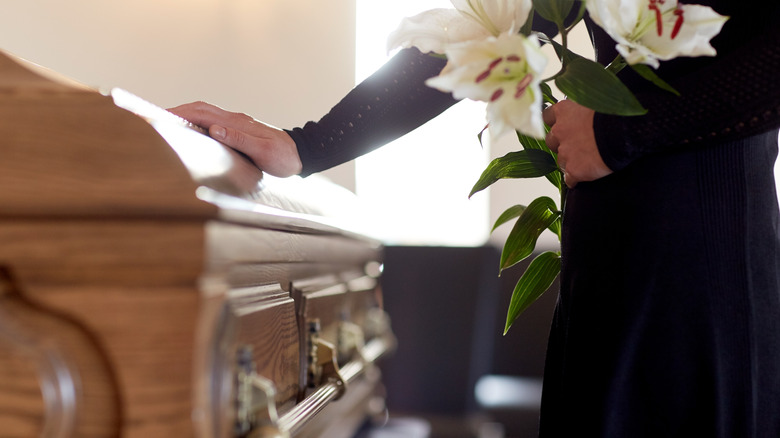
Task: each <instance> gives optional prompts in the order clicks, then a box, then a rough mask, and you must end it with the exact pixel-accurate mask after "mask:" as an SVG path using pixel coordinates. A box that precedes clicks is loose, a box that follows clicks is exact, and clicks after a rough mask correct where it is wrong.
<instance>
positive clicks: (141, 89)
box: [0, 0, 355, 188]
mask: <svg viewBox="0 0 780 438" xmlns="http://www.w3.org/2000/svg"><path fill="white" fill-rule="evenodd" d="M2 9H3V12H2V14H0V49H2V50H5V51H8V52H11V53H13V54H15V55H17V56H20V57H22V58H25V59H27V60H29V61H32V62H35V63H37V64H40V65H42V66H44V67H48V68H50V69H52V70H55V71H57V72H59V73H61V74H64V75H66V76H68V77H71V78H73V79H75V80H77V81H79V82H82V83H84V84H86V85H89V86H93V87H96V88H111V87H120V88H124V89H126V90H128V91H130V92H132V93H134V94H136V95H138V96H140V97H142V98H144V99H146V100H149V101H151V102H152V103H155V104H157V105H159V106H162V107H171V106H175V105H177V104H180V103H184V102H189V101H193V100H206V101H209V102H212V103H215V104H217V105H220V106H222V107H224V108H226V109H230V110H233V111H241V112H246V113H248V114H251V115H252V116H254V117H256V118H258V119H260V120H263V121H265V122H268V123H271V124H273V125H276V126H279V127H284V128H288V127H293V126H299V125H301V124H303V123H304V122H306V121H307V120H310V119H315V120H316V119H318V118H319V117H320V116H322V115H323V114H325V112H327V111H328V110H329V109H330V107H331V106H332V105H333V104H334V103H335V102H336V101H337V100H338V99H339V98H341V97H342V96H343V95H344V94H345V93H346V92H347V91H348V90H349V89H350V88H352V86H353V85H354V71H355V67H354V65H355V64H354V54H355V49H354V47H355V43H354V35H355V23H354V22H355V5H354V0H328V1H320V0H262V1H260V0H188V1H184V0H132V1H128V0H125V1H118V0H68V1H64V0H2ZM329 176H331V178H332V179H334V180H338V182H340V183H343V184H344V185H346V186H348V187H349V188H352V187H351V186H350V184H352V185H353V184H354V182H353V179H354V177H353V172H352V171H351V167H350V166H345V171H343V172H340V171H339V169H337V170H336V171H335V172H330V174H329Z"/></svg>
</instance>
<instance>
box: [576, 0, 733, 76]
mask: <svg viewBox="0 0 780 438" xmlns="http://www.w3.org/2000/svg"><path fill="white" fill-rule="evenodd" d="M587 8H588V13H589V14H590V17H591V18H592V19H593V21H594V22H595V23H596V24H598V25H599V26H600V27H601V28H602V29H604V30H605V31H606V32H607V33H608V34H609V36H611V37H612V39H614V40H615V42H617V46H616V48H617V51H618V53H620V54H621V55H623V58H625V60H626V62H627V63H629V64H638V63H642V64H647V65H650V66H652V67H654V68H658V65H659V60H661V61H665V60H669V59H673V58H676V57H678V56H714V55H715V49H714V48H713V47H712V46H711V45H710V40H711V39H712V38H713V37H714V36H715V35H717V34H718V33H719V32H720V30H721V28H722V27H723V24H724V23H725V22H726V20H728V17H724V16H722V15H720V14H718V13H717V12H715V11H713V10H712V8H710V7H708V6H701V5H686V4H678V2H677V0H639V1H637V0H588V2H587Z"/></svg>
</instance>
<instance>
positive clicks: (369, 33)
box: [356, 0, 489, 246]
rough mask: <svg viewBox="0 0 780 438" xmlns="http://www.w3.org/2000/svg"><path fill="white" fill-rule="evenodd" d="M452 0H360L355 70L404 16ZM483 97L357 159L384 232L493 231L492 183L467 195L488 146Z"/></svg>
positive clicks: (395, 237)
mask: <svg viewBox="0 0 780 438" xmlns="http://www.w3.org/2000/svg"><path fill="white" fill-rule="evenodd" d="M436 7H452V4H451V3H450V2H449V1H448V0H357V15H356V16H357V35H356V40H357V47H356V57H357V60H356V78H357V81H358V82H359V81H361V80H362V79H364V78H365V77H367V76H369V75H370V74H371V73H373V72H374V71H375V70H376V69H377V68H378V67H379V66H381V65H382V64H383V63H384V62H385V61H386V60H387V59H389V57H390V56H392V53H391V54H388V53H387V50H386V40H387V36H388V35H389V34H390V32H392V30H394V29H395V28H396V27H397V26H398V23H399V22H400V21H401V19H402V18H403V17H405V16H410V15H414V14H416V13H418V12H421V11H423V10H427V9H431V8H436ZM484 125H485V110H484V105H483V104H480V103H476V102H471V101H464V102H460V103H458V104H457V105H455V106H454V107H452V108H450V109H449V110H447V111H446V112H445V113H443V114H442V115H440V116H439V117H437V118H436V119H434V120H432V121H431V122H429V123H428V124H426V125H424V126H422V127H421V128H419V129H417V130H415V131H413V132H412V133H410V134H408V135H406V136H404V137H403V138H401V139H399V140H397V141H395V142H393V143H392V144H389V145H387V146H385V147H383V148H380V149H379V150H377V151H375V152H372V153H370V154H368V155H366V156H364V157H361V158H359V159H358V160H357V162H356V191H357V194H358V196H359V197H360V198H361V200H362V201H364V202H365V203H366V204H368V205H367V208H368V209H370V210H371V211H372V213H373V214H372V216H373V215H376V216H377V217H378V218H379V223H378V224H377V225H378V229H379V232H380V236H379V237H381V238H383V239H385V240H386V241H387V242H388V243H393V244H407V245H449V246H474V245H481V244H483V243H484V242H485V241H486V240H487V238H488V227H489V225H488V221H489V213H488V195H487V191H486V192H483V193H478V194H477V195H475V196H474V197H473V198H471V199H468V193H469V191H470V190H471V186H472V185H473V184H474V182H476V181H477V178H478V177H479V175H480V173H481V172H482V170H483V169H484V167H485V165H486V163H487V159H488V151H487V150H483V149H482V147H481V146H480V144H479V141H478V139H477V134H478V133H479V132H480V131H481V130H482V128H483V127H484Z"/></svg>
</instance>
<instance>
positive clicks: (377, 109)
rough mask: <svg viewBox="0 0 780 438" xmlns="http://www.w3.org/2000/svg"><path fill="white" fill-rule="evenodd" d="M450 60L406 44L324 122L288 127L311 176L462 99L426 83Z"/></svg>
mask: <svg viewBox="0 0 780 438" xmlns="http://www.w3.org/2000/svg"><path fill="white" fill-rule="evenodd" d="M445 63H446V61H445V60H444V59H440V58H436V57H433V56H430V55H426V54H422V53H420V51H418V50H417V49H405V50H402V51H400V52H399V53H398V54H397V55H395V56H394V57H393V58H392V59H391V60H390V61H388V62H387V63H386V64H385V65H384V66H383V67H382V68H381V69H379V70H378V71H377V72H376V73H374V74H373V75H371V76H370V77H369V78H367V79H366V80H364V81H363V82H361V83H360V84H359V85H358V86H357V87H355V88H354V89H353V90H352V91H351V92H350V93H349V94H347V96H346V97H344V99H342V100H341V101H340V102H339V103H338V104H336V106H334V107H333V108H332V109H331V110H330V112H329V113H328V114H326V115H325V116H324V117H322V119H320V120H319V121H318V122H308V123H306V124H305V125H304V126H303V127H302V128H295V129H292V130H289V131H287V132H288V133H289V134H290V136H291V137H292V138H293V140H294V141H295V143H296V145H297V146H298V153H299V155H300V156H301V161H302V163H303V170H302V172H301V175H302V176H307V175H310V174H312V173H315V172H319V171H321V170H325V169H328V168H330V167H333V166H335V165H337V164H341V163H344V162H347V161H349V160H351V159H353V158H356V157H358V156H360V155H363V154H365V153H367V152H370V151H372V150H374V149H376V148H378V147H380V146H382V145H384V144H386V143H388V142H390V141H392V140H395V139H396V138H399V137H401V136H402V135H404V134H406V133H408V132H410V131H412V130H414V129H416V128H417V127H419V126H421V125H423V124H424V123H425V122H427V121H429V120H431V119H432V118H434V117H436V116H437V115H439V114H440V113H441V112H443V111H444V110H446V109H447V108H449V107H450V106H452V105H453V104H454V103H456V102H457V101H456V100H455V99H454V98H453V97H452V95H450V94H448V93H442V92H440V91H438V90H435V89H433V88H430V87H428V86H426V85H425V84H424V81H425V80H426V79H428V78H430V77H433V76H436V75H437V74H439V72H440V71H441V69H442V68H444V65H445Z"/></svg>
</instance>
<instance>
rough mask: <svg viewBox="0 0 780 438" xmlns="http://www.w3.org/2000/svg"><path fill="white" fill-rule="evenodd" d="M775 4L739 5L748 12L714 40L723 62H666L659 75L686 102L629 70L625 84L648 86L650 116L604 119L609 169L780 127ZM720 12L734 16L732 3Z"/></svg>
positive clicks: (599, 126)
mask: <svg viewBox="0 0 780 438" xmlns="http://www.w3.org/2000/svg"><path fill="white" fill-rule="evenodd" d="M762 1H763V0H762ZM716 3H717V2H716ZM749 3H754V5H752V6H751V5H750V4H749ZM773 3H775V2H767V3H763V4H762V3H761V2H756V1H750V0H746V1H743V2H739V5H733V6H731V9H734V8H738V9H740V10H741V11H737V10H735V11H733V12H734V13H735V15H733V16H732V18H731V19H730V20H729V21H728V22H726V24H725V26H724V28H723V31H722V32H721V34H720V35H719V36H718V37H716V39H714V40H713V45H714V46H715V47H716V49H717V50H718V56H717V57H715V58H694V59H691V58H688V59H680V60H674V61H668V62H667V63H668V66H666V65H665V63H664V62H662V66H661V68H660V69H659V70H658V74H659V76H660V77H661V78H662V79H664V80H666V81H667V82H669V83H670V84H671V85H672V86H673V87H674V88H675V89H676V90H678V91H679V92H680V94H681V96H675V95H673V94H671V93H668V92H663V91H660V89H658V88H656V87H655V86H653V85H646V84H648V83H646V82H645V83H643V82H642V81H643V80H642V79H635V80H632V77H631V76H632V75H633V76H636V75H635V74H634V73H633V72H631V71H627V72H626V73H625V75H624V80H626V81H627V82H628V83H629V84H635V85H636V84H640V85H639V86H638V87H635V90H634V91H635V95H636V96H637V98H638V99H639V101H640V102H641V103H642V105H643V106H644V107H645V108H647V109H648V112H647V114H646V115H643V116H635V117H620V116H611V115H605V114H596V116H595V118H594V132H595V134H596V143H597V144H598V147H599V151H600V153H601V155H602V158H603V159H604V162H605V163H606V164H607V166H609V167H610V168H611V169H612V170H620V169H622V168H624V167H626V166H627V165H628V164H630V163H631V162H632V161H634V160H636V159H638V158H640V157H642V156H645V155H648V154H651V153H656V152H664V151H669V150H673V149H674V148H679V147H700V146H707V145H712V144H717V143H721V142H725V141H731V140H737V139H740V138H744V137H748V136H751V135H755V134H760V133H762V132H767V131H769V130H772V129H776V128H778V127H780V75H779V73H778V72H780V26H778V25H777V22H778V19H780V17H778V12H777V11H778V7H777V6H776V5H773ZM769 5H771V6H769ZM719 6H723V8H724V9H729V7H728V5H726V4H725V3H724V4H723V5H719ZM715 10H716V11H718V12H720V10H719V9H718V8H717V7H715ZM744 11H752V12H744ZM727 12H728V11H727ZM736 14H739V16H737V15H736ZM748 14H749V15H748ZM625 70H630V69H628V68H627V69H625ZM621 75H623V73H622V72H621ZM626 77H627V79H626Z"/></svg>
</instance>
